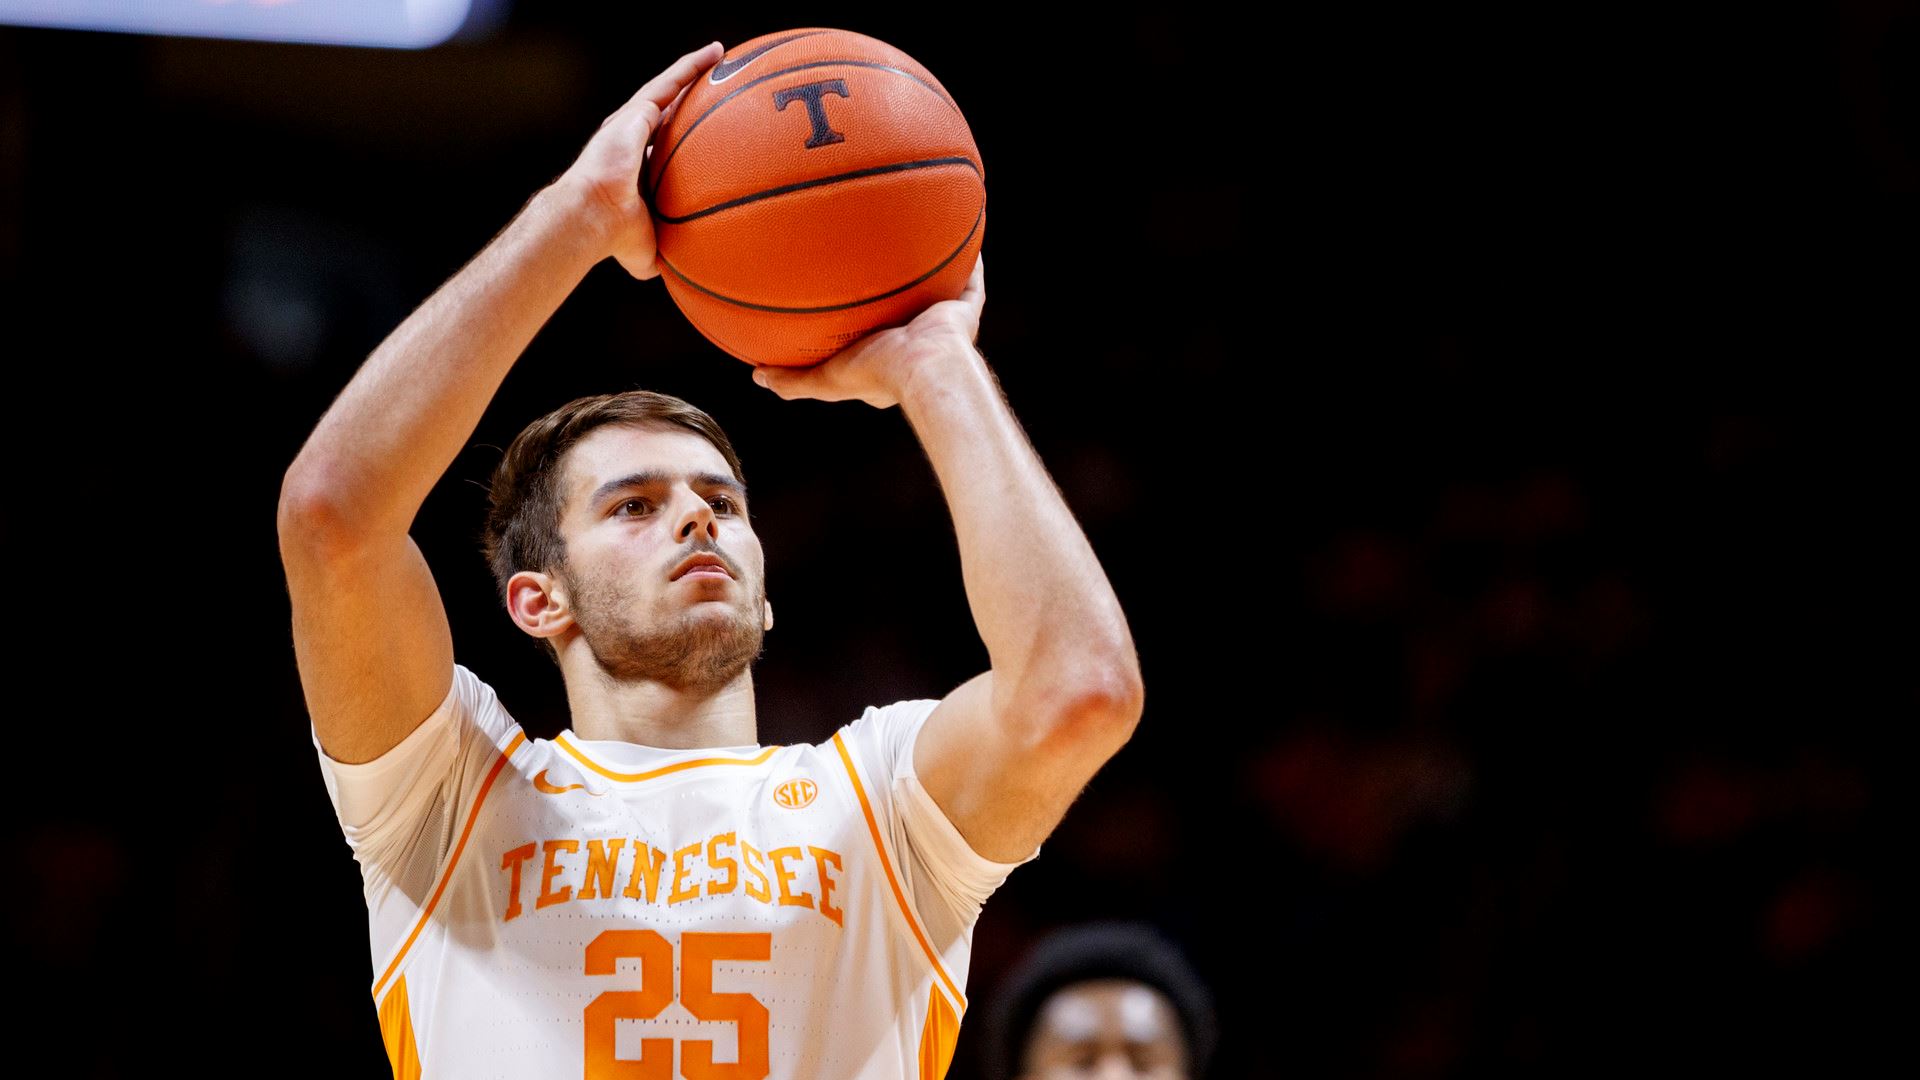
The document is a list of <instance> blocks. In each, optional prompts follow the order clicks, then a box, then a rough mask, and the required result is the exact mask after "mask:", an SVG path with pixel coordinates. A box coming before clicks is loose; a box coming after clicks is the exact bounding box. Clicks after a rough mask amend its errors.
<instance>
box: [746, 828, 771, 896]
mask: <svg viewBox="0 0 1920 1080" xmlns="http://www.w3.org/2000/svg"><path fill="white" fill-rule="evenodd" d="M740 858H741V859H742V860H743V861H745V862H746V864H747V873H749V874H752V875H753V876H754V877H756V878H758V879H759V880H760V884H759V885H757V886H756V885H755V884H754V883H753V882H752V881H748V882H747V895H748V896H751V897H753V898H754V899H755V900H758V901H760V902H761V903H763V904H770V903H772V902H773V893H772V892H771V891H770V890H768V888H767V872H766V871H764V870H762V869H760V849H759V848H757V847H754V846H753V845H752V844H749V843H747V842H746V841H745V840H742V841H741V842H740Z"/></svg>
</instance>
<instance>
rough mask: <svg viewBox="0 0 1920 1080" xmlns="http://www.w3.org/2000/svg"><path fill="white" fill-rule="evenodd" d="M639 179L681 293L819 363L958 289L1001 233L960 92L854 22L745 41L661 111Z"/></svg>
mask: <svg viewBox="0 0 1920 1080" xmlns="http://www.w3.org/2000/svg"><path fill="white" fill-rule="evenodd" d="M640 188H641V195H642V197H644V198H645V199H646V202H647V206H648V208H649V209H650V210H651V211H652V213H653V228H654V237H655V240H656V241H657V243H658V263H659V267H660V278H661V280H662V281H664V282H666V285H667V292H668V294H669V295H671V296H672V297H673V301H674V303H676V304H678V305H680V310H681V311H683V312H685V313H686V316H687V318H688V319H689V320H691V321H692V323H693V325H694V326H695V327H697V328H699V330H700V332H701V333H702V334H705V335H706V336H707V339H708V340H709V341H711V342H713V343H714V344H715V345H717V346H719V347H720V348H721V349H723V350H725V351H726V352H728V353H730V354H732V355H733V356H736V357H738V358H740V359H742V360H745V361H748V362H749V363H756V364H780V365H785V366H804V365H808V364H814V363H818V362H819V361H821V360H824V359H826V358H827V357H829V356H832V355H833V354H834V353H837V352H839V351H840V350H841V349H844V348H846V347H847V345H848V344H850V343H852V342H853V341H854V340H855V339H857V338H860V337H862V336H864V335H865V334H867V333H869V332H871V331H873V330H878V329H883V328H885V327H889V326H903V325H905V324H906V323H907V322H908V321H910V320H911V319H912V318H913V317H914V316H915V315H918V314H919V313H920V312H921V311H923V310H925V309H926V308H927V306H928V305H930V304H933V303H936V302H938V301H941V300H952V299H956V298H958V297H959V296H960V293H961V291H962V290H963V289H964V288H965V287H966V284H967V278H968V277H969V276H970V275H971V273H972V271H973V263H974V256H975V254H976V253H977V252H978V251H979V250H980V241H981V238H982V237H983V236H984V235H985V233H986V224H987V212H986V206H987V187H986V170H985V169H984V168H983V167H982V166H981V164H980V151H979V149H978V148H977V147H975V146H974V144H973V132H972V131H970V130H969V129H968V128H967V119H966V117H964V116H962V115H961V114H960V107H959V106H957V105H955V104H954V103H953V99H952V98H951V97H950V96H948V94H947V91H946V88H945V87H942V86H941V85H940V80H938V79H936V78H934V77H933V74H932V73H931V72H929V71H927V69H926V68H923V67H921V66H920V65H919V64H918V63H916V62H915V61H914V59H913V58H912V57H911V56H908V55H907V54H906V53H903V52H901V51H900V50H898V49H896V48H894V47H893V46H891V45H888V44H887V43H886V42H884V41H876V40H874V39H873V38H870V37H867V36H866V35H864V34H856V33H854V32H852V31H850V30H829V29H820V28H808V29H803V30H786V31H782V32H780V33H777V34H767V35H765V36H763V37H757V38H754V39H753V40H751V41H746V42H742V43H741V44H739V45H736V46H734V47H733V48H732V49H730V50H728V52H727V54H726V55H725V56H723V57H721V59H720V61H719V62H718V63H716V64H715V65H714V66H713V67H711V68H709V69H707V71H706V72H705V73H703V74H702V75H701V76H700V77H699V78H698V79H696V80H695V81H694V82H693V83H692V84H690V85H689V86H688V87H687V89H686V92H685V93H684V94H683V95H682V96H681V98H680V100H679V101H678V102H676V103H675V104H674V106H673V107H672V108H669V109H668V110H667V112H666V115H664V116H663V117H662V118H661V123H660V126H659V128H658V130H657V131H655V133H654V137H653V150H652V152H651V153H650V154H649V156H648V157H647V164H646V168H645V170H644V172H643V173H642V174H641V177H640Z"/></svg>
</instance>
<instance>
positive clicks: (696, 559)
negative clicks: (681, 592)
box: [670, 554, 733, 581]
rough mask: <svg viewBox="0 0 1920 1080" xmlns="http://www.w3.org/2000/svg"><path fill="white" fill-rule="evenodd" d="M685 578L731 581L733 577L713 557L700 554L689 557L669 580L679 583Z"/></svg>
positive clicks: (720, 562)
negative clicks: (724, 579)
mask: <svg viewBox="0 0 1920 1080" xmlns="http://www.w3.org/2000/svg"><path fill="white" fill-rule="evenodd" d="M686 577H695V578H726V579H728V580H732V578H733V575H732V574H730V573H728V572H727V564H726V563H724V562H722V561H721V560H720V559H719V558H717V557H715V556H713V555H705V554H702V555H694V556H691V557H689V558H688V559H687V561H686V562H683V563H681V564H680V568H679V569H677V570H675V571H674V572H673V577H672V578H671V579H670V580H672V581H679V580H680V579H681V578H686Z"/></svg>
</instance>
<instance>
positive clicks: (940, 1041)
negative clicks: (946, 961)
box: [920, 986, 960, 1080]
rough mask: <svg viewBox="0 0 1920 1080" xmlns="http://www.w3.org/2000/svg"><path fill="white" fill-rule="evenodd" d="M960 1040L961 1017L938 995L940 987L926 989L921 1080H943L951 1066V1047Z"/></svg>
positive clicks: (921, 1049)
mask: <svg viewBox="0 0 1920 1080" xmlns="http://www.w3.org/2000/svg"><path fill="white" fill-rule="evenodd" d="M959 1041H960V1017H959V1016H957V1015H955V1014H954V1011H953V1006H952V1005H951V1004H949V1003H948V1002H947V999H946V998H944V997H942V996H940V988H939V987H937V986H929V987H928V988H927V1022H926V1024H925V1025H924V1026H923V1027H921V1029H920V1080H942V1078H943V1077H945V1076H946V1075H947V1066H949V1065H951V1064H953V1048H954V1046H955V1045H956V1044H957V1043H959Z"/></svg>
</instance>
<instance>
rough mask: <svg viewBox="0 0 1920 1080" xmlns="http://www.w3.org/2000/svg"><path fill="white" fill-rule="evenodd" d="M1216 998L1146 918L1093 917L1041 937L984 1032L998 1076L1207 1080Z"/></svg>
mask: <svg viewBox="0 0 1920 1080" xmlns="http://www.w3.org/2000/svg"><path fill="white" fill-rule="evenodd" d="M1217 1039H1218V1028H1217V1026H1216V1020H1215V1018H1214V1011H1213V995H1212V993H1211V992H1210V991H1209V990H1208V989H1207V985H1206V983H1204V982H1202V981H1201V979H1200V976H1199V975H1198V973H1196V972H1195V971H1194V970H1193V966H1192V965H1191V964H1189V963H1188V962H1187V958H1186V955H1185V954H1184V953H1182V952H1181V951H1180V947H1179V946H1178V945H1175V944H1174V943H1173V942H1172V941H1170V940H1169V939H1168V938H1167V937H1166V936H1165V935H1163V934H1161V933H1160V932H1159V931H1158V930H1156V929H1154V928H1153V927H1152V926H1150V925H1148V924H1146V923H1139V922H1095V923H1086V924H1084V925H1080V926H1070V927H1067V928H1065V929H1061V930H1056V931H1054V932H1053V933H1051V934H1048V935H1047V936H1046V937H1044V938H1042V939H1040V942H1039V944H1037V945H1035V946H1034V947H1033V949H1032V951H1030V952H1029V953H1028V954H1027V956H1026V958H1025V959H1024V960H1022V961H1021V962H1020V964H1019V965H1018V966H1017V967H1015V968H1014V970H1013V971H1011V972H1009V973H1008V975H1007V977H1006V980H1005V982H1004V984H1003V985H1002V987H1001V990H1000V997H999V999H998V1000H997V1001H996V1002H995V1003H994V1007H993V1009H992V1019H991V1020H990V1022H989V1025H988V1031H987V1048H988V1049H987V1053H988V1058H989V1061H988V1066H987V1068H988V1073H987V1075H988V1076H990V1077H992V1078H993V1080H1075V1078H1083V1077H1097V1078H1100V1080H1200V1078H1201V1077H1203V1076H1205V1075H1206V1072H1207V1066H1208V1064H1209V1063H1210V1061H1211V1060H1212V1058H1213V1049H1214V1043H1215V1041H1216V1040H1217Z"/></svg>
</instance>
